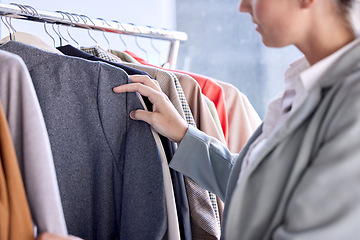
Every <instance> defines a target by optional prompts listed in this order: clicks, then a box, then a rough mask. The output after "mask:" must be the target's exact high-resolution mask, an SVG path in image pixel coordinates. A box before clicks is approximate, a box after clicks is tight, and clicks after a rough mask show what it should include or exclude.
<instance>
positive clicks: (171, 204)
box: [139, 97, 181, 240]
mask: <svg viewBox="0 0 360 240" xmlns="http://www.w3.org/2000/svg"><path fill="white" fill-rule="evenodd" d="M139 99H140V101H141V104H142V106H143V107H144V109H146V110H147V107H146V105H145V102H144V100H143V99H142V97H139ZM151 133H152V134H153V136H154V140H155V142H156V146H157V147H158V150H159V155H160V159H161V166H162V170H163V176H164V179H163V180H164V189H165V202H166V211H167V216H168V231H167V238H166V239H167V240H180V238H181V237H180V228H179V220H178V216H177V210H176V203H175V195H174V188H173V185H172V180H171V176H170V170H169V165H168V161H167V158H166V154H165V151H164V147H163V145H162V143H161V140H160V137H159V134H158V133H157V132H156V131H155V130H154V129H153V128H151Z"/></svg>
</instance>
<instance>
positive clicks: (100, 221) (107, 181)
mask: <svg viewBox="0 0 360 240" xmlns="http://www.w3.org/2000/svg"><path fill="white" fill-rule="evenodd" d="M0 49H2V50H5V51H10V52H12V53H15V54H17V55H19V56H21V57H22V59H23V60H24V62H25V64H26V66H27V68H28V70H29V73H30V75H31V78H32V80H33V83H34V87H35V91H36V94H37V96H38V99H39V103H40V106H41V110H42V112H43V116H44V119H45V124H46V127H47V130H48V133H49V139H50V144H51V150H52V153H53V157H54V163H55V170H56V175H57V180H58V184H59V190H60V196H61V200H62V204H63V210H64V215H65V220H66V224H67V227H68V232H69V234H73V235H76V236H79V237H81V238H83V239H87V240H89V239H119V238H120V239H141V240H142V239H162V238H163V237H164V235H165V232H166V230H167V217H166V209H165V196H164V185H163V176H162V167H161V161H160V158H159V154H158V151H157V146H156V143H155V141H154V138H153V136H152V134H151V130H150V127H149V125H148V124H146V123H144V122H139V121H133V120H131V119H130V118H129V112H130V111H131V110H133V109H137V108H142V107H141V103H140V101H139V99H138V97H137V96H136V94H135V93H126V94H116V93H114V92H113V91H112V88H113V87H115V86H117V85H120V84H125V83H128V81H129V78H128V76H127V74H126V73H125V72H124V71H123V70H121V69H119V68H116V67H114V66H110V65H108V64H105V63H100V62H90V61H87V60H84V59H78V58H75V57H68V56H63V55H59V54H54V53H49V52H46V51H42V50H40V49H37V48H34V47H31V46H28V45H25V44H22V43H18V42H8V43H6V44H4V45H2V46H1V47H0ZM43 197H44V198H45V197H46V196H43Z"/></svg>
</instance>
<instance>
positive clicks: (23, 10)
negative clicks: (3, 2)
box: [10, 3, 31, 15]
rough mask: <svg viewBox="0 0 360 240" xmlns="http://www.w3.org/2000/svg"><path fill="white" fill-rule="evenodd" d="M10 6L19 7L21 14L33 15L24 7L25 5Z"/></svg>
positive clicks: (15, 4)
mask: <svg viewBox="0 0 360 240" xmlns="http://www.w3.org/2000/svg"><path fill="white" fill-rule="evenodd" d="M10 5H14V6H17V7H18V8H20V11H21V13H24V14H30V15H31V13H30V12H29V11H28V10H27V9H26V8H25V7H24V5H21V4H18V3H10Z"/></svg>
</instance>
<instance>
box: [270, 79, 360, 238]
mask: <svg viewBox="0 0 360 240" xmlns="http://www.w3.org/2000/svg"><path fill="white" fill-rule="evenodd" d="M359 85H360V84H357V85H349V86H348V89H350V90H348V91H345V93H346V94H344V91H342V92H337V93H336V95H337V99H335V100H334V101H333V102H332V105H331V106H330V107H329V108H328V109H327V112H326V114H325V115H324V116H325V117H324V118H323V119H322V124H321V127H320V131H319V134H318V135H317V138H318V140H317V144H315V145H314V148H315V149H316V150H315V151H314V154H313V157H312V162H311V163H310V165H309V167H308V168H307V170H306V171H305V172H304V174H303V177H302V178H301V180H300V181H299V183H298V186H297V187H296V188H295V189H294V193H293V195H292V197H291V198H290V200H289V203H288V207H287V210H286V212H285V218H284V219H285V220H284V221H283V223H282V224H281V225H280V226H279V227H278V228H277V229H276V230H275V231H274V234H273V238H272V239H275V240H280V239H281V240H290V239H291V240H312V239H327V240H332V239H334V240H335V239H349V240H350V239H359V236H360V228H359V219H360V188H359V183H360V137H359V136H360V115H359V111H360V86H359ZM345 87H346V86H345ZM340 91H341V90H340ZM339 95H340V100H339Z"/></svg>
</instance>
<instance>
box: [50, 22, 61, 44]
mask: <svg viewBox="0 0 360 240" xmlns="http://www.w3.org/2000/svg"><path fill="white" fill-rule="evenodd" d="M54 25H55V23H53V24H51V27H52V29H53V30H54V32H55V33H56V35H58V37H59V41H60V46H62V45H63V44H62V38H61V35H60V34H59V33H58V32H57V31H56V30H55V28H54Z"/></svg>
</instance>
